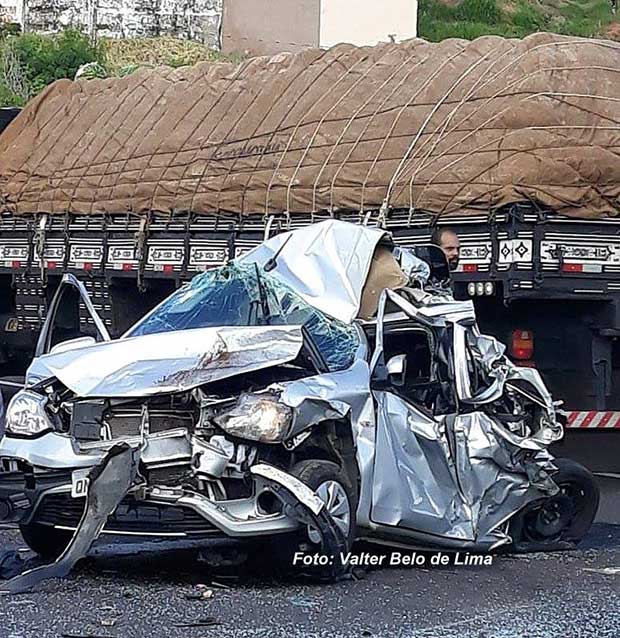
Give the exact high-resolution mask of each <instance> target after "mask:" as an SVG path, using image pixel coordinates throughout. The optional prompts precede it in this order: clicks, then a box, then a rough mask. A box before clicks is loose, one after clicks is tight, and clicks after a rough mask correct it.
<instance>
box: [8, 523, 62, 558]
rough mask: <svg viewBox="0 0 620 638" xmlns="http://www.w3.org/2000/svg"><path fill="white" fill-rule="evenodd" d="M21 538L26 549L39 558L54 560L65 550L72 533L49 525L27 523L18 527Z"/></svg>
mask: <svg viewBox="0 0 620 638" xmlns="http://www.w3.org/2000/svg"><path fill="white" fill-rule="evenodd" d="M19 529H20V531H21V533H22V538H23V539H24V542H25V543H26V545H28V547H29V548H30V549H31V550H32V551H33V552H35V553H36V554H38V555H39V556H41V557H43V558H47V559H53V560H56V559H57V558H58V557H59V556H60V555H61V554H62V553H63V552H64V551H65V549H66V548H67V546H68V545H69V543H70V542H71V539H72V538H73V532H71V531H69V530H64V529H56V528H55V527H52V526H51V525H41V524H40V523H27V524H24V525H20V526H19Z"/></svg>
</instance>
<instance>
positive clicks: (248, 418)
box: [213, 393, 293, 443]
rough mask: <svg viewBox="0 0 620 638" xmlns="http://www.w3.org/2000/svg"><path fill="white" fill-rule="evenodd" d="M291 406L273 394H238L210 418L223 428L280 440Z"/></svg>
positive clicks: (290, 416)
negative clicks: (233, 403) (225, 407)
mask: <svg viewBox="0 0 620 638" xmlns="http://www.w3.org/2000/svg"><path fill="white" fill-rule="evenodd" d="M292 419H293V411H292V409H291V408H290V407H289V406H287V405H284V404H283V403H280V401H279V400H278V397H277V396H276V395H274V394H267V393H266V394H242V395H241V396H240V397H239V400H238V401H237V404H236V405H235V406H234V407H232V408H231V409H230V410H226V411H225V412H221V413H220V414H218V415H217V416H216V417H215V418H214V419H213V420H214V421H215V423H216V424H217V425H219V426H220V427H221V428H222V430H224V432H226V433H228V434H230V435H232V436H238V437H241V438H243V439H249V440H251V441H259V442H261V443H279V442H280V441H283V440H284V438H285V436H286V434H287V432H288V430H289V427H290V425H291V421H292Z"/></svg>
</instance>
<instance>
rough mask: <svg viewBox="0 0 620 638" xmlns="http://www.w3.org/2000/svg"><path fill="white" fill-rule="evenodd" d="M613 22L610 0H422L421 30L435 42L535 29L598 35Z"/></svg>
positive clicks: (515, 34) (516, 34) (514, 34)
mask: <svg viewBox="0 0 620 638" xmlns="http://www.w3.org/2000/svg"><path fill="white" fill-rule="evenodd" d="M613 21H614V15H613V13H612V10H611V2H610V1H609V0H555V1H554V2H553V3H550V2H548V1H543V0H540V1H538V0H517V1H516V2H513V1H511V0H462V1H461V2H457V3H456V4H455V3H454V2H453V1H452V2H450V3H449V4H448V3H447V2H446V1H445V0H419V16H418V33H419V35H420V37H422V38H426V39H427V40H431V41H433V42H438V41H439V40H445V39H446V38H465V39H467V40H472V39H474V38H477V37H479V36H481V35H501V36H504V37H508V38H522V37H524V36H526V35H528V34H530V33H533V32H535V31H553V32H555V33H563V34H566V35H576V36H584V37H592V36H598V35H601V34H604V33H605V30H606V28H607V27H608V26H609V25H610V24H611V23H612V22H613Z"/></svg>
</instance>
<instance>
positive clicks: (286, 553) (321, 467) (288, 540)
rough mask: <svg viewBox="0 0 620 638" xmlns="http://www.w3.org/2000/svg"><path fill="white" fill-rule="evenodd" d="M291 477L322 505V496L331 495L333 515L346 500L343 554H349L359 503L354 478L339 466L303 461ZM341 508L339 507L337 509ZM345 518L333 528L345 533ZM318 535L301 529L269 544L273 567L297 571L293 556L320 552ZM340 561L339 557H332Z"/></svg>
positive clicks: (296, 466) (274, 539)
mask: <svg viewBox="0 0 620 638" xmlns="http://www.w3.org/2000/svg"><path fill="white" fill-rule="evenodd" d="M290 473H291V474H292V475H293V476H295V477H296V478H298V479H299V480H300V481H302V482H303V483H305V484H306V485H307V486H308V487H310V488H311V489H312V490H313V491H314V492H316V493H317V494H319V496H321V498H322V499H323V500H324V501H325V500H326V499H325V496H326V495H327V494H329V493H330V489H331V494H333V495H334V496H335V498H334V503H333V505H335V511H336V512H340V513H342V512H343V511H344V508H343V507H342V505H343V504H344V503H343V500H342V499H345V498H346V508H348V512H349V518H348V520H349V525H348V528H347V529H346V533H345V539H346V541H345V550H344V551H349V550H350V549H351V547H352V545H353V541H354V540H355V534H356V525H355V517H356V513H357V505H358V501H359V487H358V481H357V477H354V478H353V479H350V478H349V477H348V476H347V474H346V473H345V472H344V471H343V470H342V468H340V466H339V465H337V464H336V463H333V462H331V461H323V460H313V459H311V460H305V461H300V462H299V463H297V464H296V465H295V466H294V467H293V468H292V470H291V471H290ZM338 505H340V506H341V507H338ZM343 519H344V517H343V516H339V517H338V516H335V517H334V520H335V522H336V524H337V525H338V526H339V527H341V525H342V527H341V529H343V531H344V520H343ZM320 548H321V547H320V534H319V533H318V530H314V529H311V528H309V527H307V526H304V527H302V528H300V529H299V530H298V531H296V532H294V533H292V534H286V535H281V534H279V535H277V536H274V537H273V538H271V539H270V540H269V548H268V549H269V552H270V555H271V558H272V559H273V560H274V563H275V565H276V566H277V567H278V568H279V571H282V572H286V573H289V572H292V571H298V570H299V567H298V566H295V565H294V556H295V553H296V552H303V553H307V554H315V553H318V552H320ZM334 559H335V560H339V557H334Z"/></svg>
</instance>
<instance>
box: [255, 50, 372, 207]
mask: <svg viewBox="0 0 620 638" xmlns="http://www.w3.org/2000/svg"><path fill="white" fill-rule="evenodd" d="M366 58H367V56H366V57H363V58H361V59H360V60H358V61H357V62H356V63H355V64H353V66H352V67H350V68H348V69H347V70H346V72H345V73H343V74H342V75H341V76H340V77H339V78H338V80H337V81H336V82H334V84H332V85H329V86H328V87H327V89H326V90H325V91H324V92H323V94H322V95H321V97H320V98H319V99H318V100H316V101H315V102H311V103H310V107H309V108H308V109H307V110H306V112H305V113H304V114H303V116H301V117H300V118H299V121H298V122H297V124H296V125H295V128H294V129H293V132H292V133H291V135H290V137H289V139H288V142H287V144H286V148H285V149H284V151H283V152H282V155H281V156H280V159H279V161H278V164H277V166H276V167H275V168H274V170H273V173H272V174H271V179H270V180H269V184H268V186H267V193H266V196H265V214H266V215H268V214H269V212H270V210H269V199H270V196H271V189H272V188H273V186H274V183H275V180H276V176H277V175H279V174H280V167H281V166H282V162H283V160H284V158H285V157H286V155H287V153H288V152H289V150H290V148H291V145H292V143H293V140H294V139H295V136H296V135H297V132H298V131H299V129H300V128H301V127H302V126H303V124H304V121H305V119H306V117H307V116H308V115H310V113H312V112H313V111H314V110H315V109H316V108H317V106H319V105H320V104H321V102H323V100H324V99H325V98H326V97H327V96H328V95H331V94H332V93H334V92H336V91H337V89H338V86H339V85H340V83H341V82H343V81H344V80H345V78H347V77H348V76H349V75H350V74H351V73H353V72H354V71H355V69H356V68H357V66H358V65H359V64H361V63H362V62H363V61H364V60H365V59H366ZM330 66H331V65H330ZM290 181H291V180H289V188H290ZM288 194H289V190H288V188H287V206H286V210H290V206H289V205H288V204H289V198H288Z"/></svg>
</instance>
